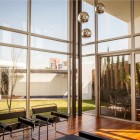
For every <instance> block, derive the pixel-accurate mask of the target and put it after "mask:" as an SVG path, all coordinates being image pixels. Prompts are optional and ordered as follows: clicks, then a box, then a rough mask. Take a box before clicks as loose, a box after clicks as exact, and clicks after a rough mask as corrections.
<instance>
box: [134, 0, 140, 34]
mask: <svg viewBox="0 0 140 140" xmlns="http://www.w3.org/2000/svg"><path fill="white" fill-rule="evenodd" d="M134 18H135V33H140V26H139V25H140V0H135V1H134Z"/></svg>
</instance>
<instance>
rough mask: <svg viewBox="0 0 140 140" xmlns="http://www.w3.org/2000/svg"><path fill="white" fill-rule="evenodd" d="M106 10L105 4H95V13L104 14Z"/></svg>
mask: <svg viewBox="0 0 140 140" xmlns="http://www.w3.org/2000/svg"><path fill="white" fill-rule="evenodd" d="M104 11H105V6H104V4H103V3H97V5H96V6H95V13H96V14H103V13H104Z"/></svg>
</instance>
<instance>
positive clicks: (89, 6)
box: [82, 0, 95, 44]
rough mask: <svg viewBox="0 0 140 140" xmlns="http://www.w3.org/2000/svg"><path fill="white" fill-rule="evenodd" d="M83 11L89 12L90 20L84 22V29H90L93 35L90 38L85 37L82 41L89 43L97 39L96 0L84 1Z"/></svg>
mask: <svg viewBox="0 0 140 140" xmlns="http://www.w3.org/2000/svg"><path fill="white" fill-rule="evenodd" d="M82 11H84V12H87V13H88V14H89V21H88V22H87V23H83V24H82V29H86V28H88V29H90V30H91V32H92V36H91V37H90V38H83V39H82V43H83V44H84V43H88V42H93V41H95V14H94V0H92V1H82Z"/></svg>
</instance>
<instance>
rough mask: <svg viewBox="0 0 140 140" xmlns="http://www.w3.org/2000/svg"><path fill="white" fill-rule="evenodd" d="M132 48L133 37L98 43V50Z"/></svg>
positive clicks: (107, 50) (108, 50)
mask: <svg viewBox="0 0 140 140" xmlns="http://www.w3.org/2000/svg"><path fill="white" fill-rule="evenodd" d="M130 48H131V39H128V38H126V39H120V40H114V41H108V42H103V43H99V44H98V52H99V53H100V52H110V51H118V50H125V49H130Z"/></svg>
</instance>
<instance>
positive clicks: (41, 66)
mask: <svg viewBox="0 0 140 140" xmlns="http://www.w3.org/2000/svg"><path fill="white" fill-rule="evenodd" d="M67 67H68V61H67V55H61V54H53V53H45V52H38V51H31V80H30V84H31V93H30V95H31V99H33V98H36V99H37V101H36V100H35V101H32V102H31V106H32V105H34V104H36V105H37V104H38V105H40V104H43V103H45V104H49V103H56V104H57V106H58V109H59V110H61V111H64V112H67V96H68V95H67V94H68V87H67V84H68V83H67V81H68V71H67Z"/></svg>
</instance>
